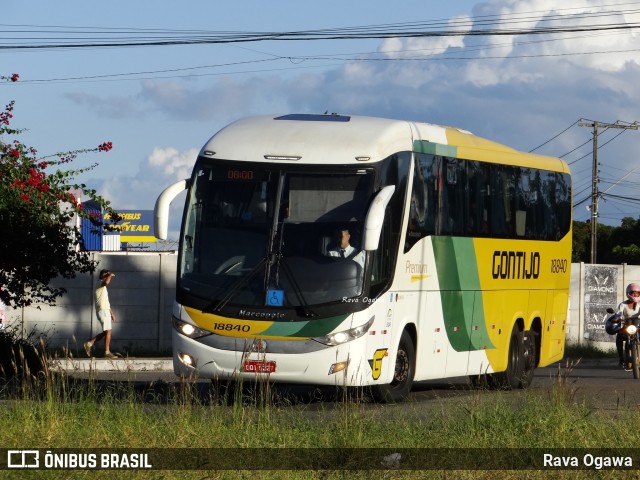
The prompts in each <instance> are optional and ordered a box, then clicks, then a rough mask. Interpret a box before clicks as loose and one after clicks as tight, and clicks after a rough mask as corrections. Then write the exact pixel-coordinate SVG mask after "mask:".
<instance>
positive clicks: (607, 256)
mask: <svg viewBox="0 0 640 480" xmlns="http://www.w3.org/2000/svg"><path fill="white" fill-rule="evenodd" d="M639 245H640V219H633V218H631V217H624V218H623V219H622V221H621V224H620V226H619V227H613V226H610V225H601V224H598V232H597V255H596V260H597V262H598V263H600V264H607V263H608V264H620V263H629V264H633V265H640V246H639ZM571 261H572V262H585V263H590V262H591V224H590V223H588V222H573V253H572V260H571Z"/></svg>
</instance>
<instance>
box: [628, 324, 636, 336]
mask: <svg viewBox="0 0 640 480" xmlns="http://www.w3.org/2000/svg"><path fill="white" fill-rule="evenodd" d="M625 330H626V331H627V334H628V335H634V334H635V333H636V332H637V331H638V327H636V326H635V325H627V328H626V329H625Z"/></svg>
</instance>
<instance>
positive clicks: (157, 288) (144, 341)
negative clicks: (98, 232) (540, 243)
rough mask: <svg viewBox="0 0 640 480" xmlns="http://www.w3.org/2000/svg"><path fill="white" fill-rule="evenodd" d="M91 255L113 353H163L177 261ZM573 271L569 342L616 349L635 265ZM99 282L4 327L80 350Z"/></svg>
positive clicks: (77, 284) (93, 323)
mask: <svg viewBox="0 0 640 480" xmlns="http://www.w3.org/2000/svg"><path fill="white" fill-rule="evenodd" d="M93 256H94V259H95V260H98V261H99V262H100V264H99V267H98V270H99V269H102V268H107V269H109V270H113V271H114V272H116V277H115V278H114V279H113V281H112V283H111V285H109V298H110V300H111V305H112V307H113V310H114V312H115V314H116V316H117V322H116V323H115V324H114V327H113V348H114V350H116V351H122V350H127V351H130V352H133V353H135V352H141V351H144V352H168V351H169V350H170V349H171V310H172V305H173V298H174V294H175V279H176V262H177V255H176V254H175V253H164V252H161V253H160V252H154V253H144V252H112V253H111V252H110V253H107V252H103V253H94V254H93ZM571 267H572V268H571V292H570V306H569V322H568V325H567V337H566V338H567V342H569V343H579V344H590V345H595V346H597V347H599V348H604V349H613V348H615V344H614V342H613V340H614V337H611V336H608V335H606V334H605V333H604V332H603V330H604V320H605V319H606V317H607V313H606V308H607V307H608V306H611V307H613V308H615V307H616V306H617V305H618V303H619V302H621V301H622V300H624V299H625V294H624V289H625V286H626V285H627V284H628V283H630V282H638V283H640V266H637V265H594V266H592V265H585V264H584V263H578V264H573V265H572V266H571ZM594 267H595V269H594ZM98 283H99V282H98V280H97V273H96V274H94V275H80V276H79V277H78V278H76V279H74V280H62V281H59V282H57V283H56V284H57V285H61V286H64V287H66V288H67V290H68V293H67V295H65V296H64V297H62V298H61V299H59V301H58V303H57V305H56V306H55V307H47V306H43V307H41V309H37V308H36V307H29V308H25V309H22V310H12V309H8V311H7V317H8V323H9V325H13V327H14V328H18V329H20V330H21V331H22V332H24V335H25V336H26V335H28V334H29V333H30V332H37V334H44V335H45V336H46V338H47V341H48V344H49V345H50V346H52V347H61V346H63V347H68V348H69V349H70V350H71V352H72V353H73V352H76V351H77V352H81V351H82V343H83V342H84V341H86V340H87V339H89V338H91V337H92V336H93V335H95V334H96V333H98V332H100V324H99V322H98V321H97V319H96V314H95V307H94V294H93V291H94V289H95V288H96V287H97V285H98ZM598 316H599V318H598Z"/></svg>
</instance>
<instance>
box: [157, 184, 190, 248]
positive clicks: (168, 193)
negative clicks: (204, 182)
mask: <svg viewBox="0 0 640 480" xmlns="http://www.w3.org/2000/svg"><path fill="white" fill-rule="evenodd" d="M190 183H191V181H190V180H189V179H185V180H180V181H179V182H176V183H174V184H173V185H171V186H169V187H167V188H165V189H164V190H163V191H162V193H161V194H160V196H159V197H158V199H157V200H156V206H155V207H154V209H153V214H154V215H153V216H154V222H153V227H154V232H153V233H154V235H155V236H156V238H159V239H160V240H166V239H167V234H168V230H169V206H170V205H171V202H172V200H173V199H174V198H176V197H177V196H178V195H179V194H180V193H181V192H183V191H184V190H186V189H187V188H189V184H190Z"/></svg>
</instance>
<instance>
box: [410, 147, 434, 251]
mask: <svg viewBox="0 0 640 480" xmlns="http://www.w3.org/2000/svg"><path fill="white" fill-rule="evenodd" d="M438 165H439V162H436V160H435V157H434V156H433V155H427V154H418V155H416V160H415V165H414V167H415V168H414V173H413V185H412V188H411V203H410V211H409V223H408V225H407V235H406V243H405V249H404V251H405V252H407V251H409V250H410V249H411V247H412V246H413V245H414V244H415V243H416V242H417V241H418V240H420V239H421V238H423V237H425V236H427V235H431V234H433V233H435V222H436V207H437V200H438V193H437V183H438V170H439V169H438Z"/></svg>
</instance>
